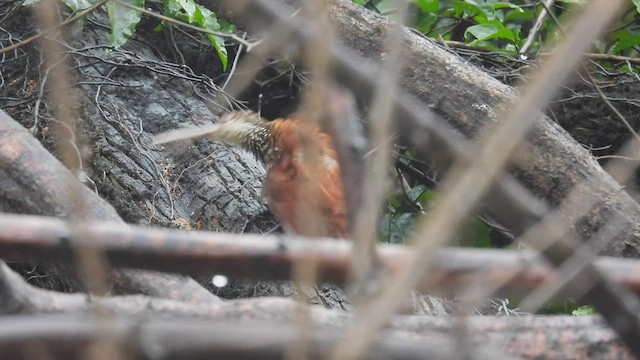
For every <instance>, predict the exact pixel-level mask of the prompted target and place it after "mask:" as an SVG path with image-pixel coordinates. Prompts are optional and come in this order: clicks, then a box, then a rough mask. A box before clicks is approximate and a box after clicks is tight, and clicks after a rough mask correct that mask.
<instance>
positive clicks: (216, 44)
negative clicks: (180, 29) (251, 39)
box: [164, 0, 236, 71]
mask: <svg viewBox="0 0 640 360" xmlns="http://www.w3.org/2000/svg"><path fill="white" fill-rule="evenodd" d="M164 11H165V14H166V15H169V16H173V17H175V18H177V19H180V20H183V21H186V22H188V23H189V24H191V25H194V26H197V27H199V28H202V29H205V30H209V31H216V32H228V33H232V32H234V31H235V30H236V28H235V26H233V25H231V24H229V23H228V22H224V27H223V26H221V25H220V22H219V21H218V17H217V16H216V14H215V13H214V12H213V11H211V10H209V9H207V8H205V7H203V6H201V5H200V4H197V3H195V2H194V1H193V0H164ZM207 38H208V39H209V42H211V44H212V45H213V48H214V49H215V50H216V53H217V54H218V57H219V58H220V62H221V63H222V70H223V71H227V63H228V56H227V48H226V46H225V42H224V39H223V38H222V37H220V36H216V35H212V34H207Z"/></svg>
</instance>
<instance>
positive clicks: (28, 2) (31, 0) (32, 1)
mask: <svg viewBox="0 0 640 360" xmlns="http://www.w3.org/2000/svg"><path fill="white" fill-rule="evenodd" d="M39 2H40V0H24V1H23V2H22V6H34V5H36V4H38V3H39Z"/></svg>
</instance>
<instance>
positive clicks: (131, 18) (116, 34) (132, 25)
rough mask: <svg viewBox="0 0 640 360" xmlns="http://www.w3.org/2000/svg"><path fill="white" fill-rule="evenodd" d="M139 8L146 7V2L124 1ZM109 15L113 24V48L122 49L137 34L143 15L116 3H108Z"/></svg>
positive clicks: (140, 0)
mask: <svg viewBox="0 0 640 360" xmlns="http://www.w3.org/2000/svg"><path fill="white" fill-rule="evenodd" d="M123 1H125V2H127V3H129V4H131V5H135V6H138V7H142V6H144V0H123ZM106 6H107V13H108V14H109V22H110V23H111V41H110V43H111V46H114V47H120V46H122V44H124V43H125V42H127V39H129V37H130V36H131V35H133V33H134V32H135V29H136V25H138V22H140V19H141V18H142V13H141V12H139V11H136V10H133V9H129V8H128V7H125V6H122V5H120V4H118V3H117V2H115V1H109V2H108V3H107V5H106Z"/></svg>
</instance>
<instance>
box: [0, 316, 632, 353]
mask: <svg viewBox="0 0 640 360" xmlns="http://www.w3.org/2000/svg"><path fill="white" fill-rule="evenodd" d="M325 311H328V310H325ZM343 319H344V317H343ZM460 321H465V320H464V319H452V318H437V317H435V318H433V317H432V318H429V317H412V318H404V319H402V320H399V321H398V322H394V324H391V325H390V328H391V329H388V330H385V331H383V332H381V333H380V334H379V335H378V336H377V337H376V339H375V340H374V341H373V343H372V346H370V347H369V348H368V349H367V350H366V351H365V353H363V358H367V359H425V358H427V359H431V358H436V359H443V358H455V357H456V356H459V354H460V346H461V345H464V344H473V346H474V355H475V357H474V358H476V357H477V358H500V359H510V358H512V357H516V358H522V357H525V358H542V357H549V358H564V359H578V358H587V357H593V358H616V359H631V358H632V357H631V355H630V354H629V353H628V351H627V350H626V349H625V348H624V346H623V345H622V344H621V343H620V341H619V340H618V339H617V338H616V337H615V334H613V332H611V331H610V330H609V329H607V328H606V327H605V326H604V325H603V323H602V321H601V320H600V319H598V318H597V317H582V318H580V317H566V316H565V317H546V318H538V319H535V318H531V317H527V318H512V317H501V318H496V317H482V318H475V319H472V320H468V321H466V322H465V323H464V325H465V326H466V328H467V331H468V333H466V334H465V337H464V338H461V337H459V336H458V335H456V332H455V331H453V328H454V326H456V325H455V324H456V323H458V326H459V322H460ZM338 323H343V324H344V322H341V321H338ZM334 324H335V323H334ZM403 328H404V330H402V329H403ZM516 328H517V329H518V333H517V334H516V335H515V336H513V333H512V331H513V330H514V329H516ZM298 331H299V329H298V328H297V327H295V326H291V325H290V324H287V323H283V322H275V323H274V322H273V321H260V320H255V319H252V320H247V319H246V318H245V320H241V321H234V322H232V323H230V322H227V321H220V322H211V321H210V320H202V319H184V318H173V317H170V318H149V317H145V316H139V317H134V318H131V317H126V318H125V317H119V316H116V317H113V318H106V319H105V318H96V317H90V316H87V315H86V314H65V315H49V316H42V315H39V316H35V317H34V316H12V317H6V318H3V319H1V320H0V357H1V358H2V359H26V358H28V357H26V356H27V355H23V354H32V353H33V352H27V351H26V350H27V348H28V347H29V346H33V345H32V344H34V343H37V344H38V348H39V349H46V351H47V354H48V355H49V356H52V357H55V358H60V359H74V358H82V357H86V356H87V352H88V351H90V350H91V349H90V346H91V345H94V346H96V345H98V344H99V341H100V340H105V339H109V341H110V343H109V345H111V346H113V349H116V351H127V353H126V354H127V355H128V357H131V358H135V359H157V358H158V356H159V354H162V358H163V359H192V358H205V359H212V358H233V359H254V358H260V359H281V358H284V357H285V353H286V349H287V348H288V347H289V346H290V343H291V342H292V341H293V340H294V339H296V338H297V337H296V336H297V332H298ZM452 334H454V335H452ZM558 334H562V336H558ZM309 335H310V337H309V338H310V341H309V358H312V359H319V358H323V359H324V358H326V356H327V355H328V353H329V351H330V350H331V349H332V348H333V347H334V346H335V344H336V343H337V342H338V341H339V340H340V339H341V338H342V337H343V336H344V333H343V331H342V329H341V327H336V326H314V327H313V330H312V331H310V334H309ZM505 339H506V340H505ZM94 351H95V349H94ZM503 351H504V352H506V354H505V353H503ZM23 356H24V357H23Z"/></svg>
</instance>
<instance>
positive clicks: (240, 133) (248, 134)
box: [206, 111, 269, 150]
mask: <svg viewBox="0 0 640 360" xmlns="http://www.w3.org/2000/svg"><path fill="white" fill-rule="evenodd" d="M267 124H268V122H267V121H266V120H264V119H263V118H262V117H260V115H258V114H257V113H255V112H253V111H233V112H229V113H226V114H224V115H222V116H221V117H220V120H218V122H217V123H216V125H215V126H214V128H213V129H212V131H210V132H208V133H207V135H206V136H207V137H210V138H214V139H218V140H222V141H224V142H227V143H229V144H232V145H238V146H240V147H243V148H245V149H247V150H253V149H252V146H254V143H256V142H262V141H264V139H265V138H267V137H269V129H268V126H267Z"/></svg>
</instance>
